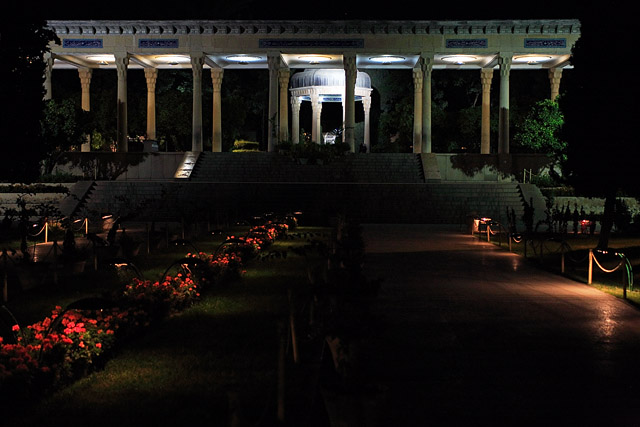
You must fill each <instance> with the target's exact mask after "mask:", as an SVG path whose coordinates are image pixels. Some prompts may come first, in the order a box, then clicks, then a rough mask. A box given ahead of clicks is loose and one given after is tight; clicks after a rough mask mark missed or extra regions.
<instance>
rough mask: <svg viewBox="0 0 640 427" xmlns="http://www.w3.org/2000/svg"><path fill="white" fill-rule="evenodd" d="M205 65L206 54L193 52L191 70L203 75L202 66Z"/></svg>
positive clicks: (197, 74) (195, 73) (195, 74)
mask: <svg viewBox="0 0 640 427" xmlns="http://www.w3.org/2000/svg"><path fill="white" fill-rule="evenodd" d="M203 65H204V54H193V53H192V54H191V70H192V71H193V74H194V76H200V75H202V67H203Z"/></svg>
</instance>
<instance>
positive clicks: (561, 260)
mask: <svg viewBox="0 0 640 427" xmlns="http://www.w3.org/2000/svg"><path fill="white" fill-rule="evenodd" d="M560 272H561V273H562V274H564V250H563V251H562V252H561V253H560Z"/></svg>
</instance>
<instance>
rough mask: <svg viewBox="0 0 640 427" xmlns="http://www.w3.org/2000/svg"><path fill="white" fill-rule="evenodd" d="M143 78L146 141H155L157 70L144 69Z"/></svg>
mask: <svg viewBox="0 0 640 427" xmlns="http://www.w3.org/2000/svg"><path fill="white" fill-rule="evenodd" d="M144 77H145V79H146V81H147V139H149V140H152V141H155V140H156V81H157V79H158V69H157V68H145V69H144Z"/></svg>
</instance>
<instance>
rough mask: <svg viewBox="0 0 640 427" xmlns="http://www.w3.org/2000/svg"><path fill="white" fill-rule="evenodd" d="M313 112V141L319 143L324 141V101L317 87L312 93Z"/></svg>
mask: <svg viewBox="0 0 640 427" xmlns="http://www.w3.org/2000/svg"><path fill="white" fill-rule="evenodd" d="M311 113H312V114H311V141H312V142H315V143H316V144H319V143H320V142H322V125H321V118H322V102H321V100H320V94H318V91H316V90H315V89H314V90H313V92H312V93H311Z"/></svg>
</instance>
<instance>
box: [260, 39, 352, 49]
mask: <svg viewBox="0 0 640 427" xmlns="http://www.w3.org/2000/svg"><path fill="white" fill-rule="evenodd" d="M258 43H259V46H260V47H261V48H290V47H334V48H336V47H339V48H362V47H364V39H336V40H332V39H260V40H259V42H258Z"/></svg>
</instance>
